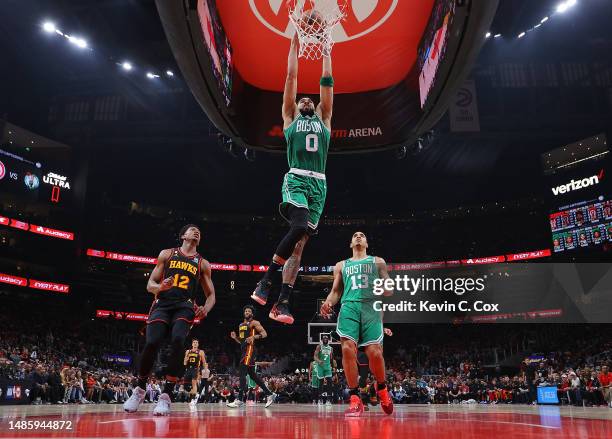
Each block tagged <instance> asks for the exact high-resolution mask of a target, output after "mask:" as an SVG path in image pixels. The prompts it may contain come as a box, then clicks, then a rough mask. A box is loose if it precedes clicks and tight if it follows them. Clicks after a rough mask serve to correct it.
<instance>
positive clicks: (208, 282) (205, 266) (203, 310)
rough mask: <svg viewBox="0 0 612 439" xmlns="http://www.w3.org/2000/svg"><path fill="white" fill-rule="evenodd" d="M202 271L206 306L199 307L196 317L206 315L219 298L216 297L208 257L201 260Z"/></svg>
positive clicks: (201, 280) (201, 277) (201, 278)
mask: <svg viewBox="0 0 612 439" xmlns="http://www.w3.org/2000/svg"><path fill="white" fill-rule="evenodd" d="M201 273H202V274H201V276H200V284H201V285H202V289H203V290H204V295H205V296H206V302H204V306H199V307H198V309H197V311H196V318H202V317H206V316H207V315H208V313H209V312H210V310H211V309H212V307H213V306H215V302H216V300H217V299H216V297H215V286H214V285H213V283H212V277H211V269H210V263H209V262H208V261H207V260H206V259H202V261H201Z"/></svg>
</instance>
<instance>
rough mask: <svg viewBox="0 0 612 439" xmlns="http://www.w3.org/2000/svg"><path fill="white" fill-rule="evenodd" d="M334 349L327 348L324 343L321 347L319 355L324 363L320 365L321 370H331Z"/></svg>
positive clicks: (328, 346)
mask: <svg viewBox="0 0 612 439" xmlns="http://www.w3.org/2000/svg"><path fill="white" fill-rule="evenodd" d="M333 350H334V348H332V347H331V346H330V345H327V346H325V345H324V344H323V343H321V344H320V345H319V353H318V354H317V355H318V357H319V360H321V361H323V363H318V366H319V369H322V370H323V369H331V356H332V351H333Z"/></svg>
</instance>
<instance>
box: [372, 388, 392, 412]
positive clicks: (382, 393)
mask: <svg viewBox="0 0 612 439" xmlns="http://www.w3.org/2000/svg"><path fill="white" fill-rule="evenodd" d="M376 394H377V395H378V400H379V401H380V406H381V407H382V409H383V412H385V414H387V415H390V414H391V413H393V400H392V399H391V397H390V396H389V390H388V389H387V388H386V387H385V388H384V389H382V390H378V391H377V392H376Z"/></svg>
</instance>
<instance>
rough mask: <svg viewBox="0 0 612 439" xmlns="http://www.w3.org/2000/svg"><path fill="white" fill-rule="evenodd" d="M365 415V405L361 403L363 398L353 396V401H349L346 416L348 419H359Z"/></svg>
mask: <svg viewBox="0 0 612 439" xmlns="http://www.w3.org/2000/svg"><path fill="white" fill-rule="evenodd" d="M362 413H363V403H362V402H361V398H359V396H357V395H351V399H350V401H349V408H347V409H346V410H345V411H344V416H347V417H358V416H361V414H362Z"/></svg>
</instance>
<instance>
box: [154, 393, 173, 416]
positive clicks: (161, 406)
mask: <svg viewBox="0 0 612 439" xmlns="http://www.w3.org/2000/svg"><path fill="white" fill-rule="evenodd" d="M171 402H172V401H170V395H168V394H167V393H162V394H161V396H160V397H159V400H158V401H157V404H156V405H155V408H154V409H153V415H154V416H168V415H169V414H170V403H171Z"/></svg>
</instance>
